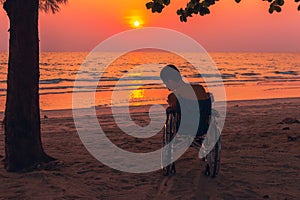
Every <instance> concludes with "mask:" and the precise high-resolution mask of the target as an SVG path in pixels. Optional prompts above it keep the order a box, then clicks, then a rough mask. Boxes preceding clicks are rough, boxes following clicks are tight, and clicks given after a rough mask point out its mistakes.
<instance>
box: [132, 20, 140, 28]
mask: <svg viewBox="0 0 300 200" xmlns="http://www.w3.org/2000/svg"><path fill="white" fill-rule="evenodd" d="M133 25H134V27H136V28H138V27H139V26H140V25H141V23H140V22H139V21H138V20H136V21H134V22H133Z"/></svg>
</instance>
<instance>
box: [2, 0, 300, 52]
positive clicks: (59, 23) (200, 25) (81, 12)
mask: <svg viewBox="0 0 300 200" xmlns="http://www.w3.org/2000/svg"><path fill="white" fill-rule="evenodd" d="M146 2H148V0H118V1H100V0H76V1H72V0H69V3H68V4H67V5H65V6H62V8H61V11H60V13H58V14H55V15H53V14H51V13H48V14H45V13H41V14H40V39H41V49H42V51H90V50H92V49H93V48H94V47H95V46H96V45H97V44H98V43H100V42H101V41H103V40H104V39H106V38H108V37H110V36H112V35H114V34H116V33H119V32H121V31H124V30H130V29H132V28H134V27H133V25H132V24H133V23H134V22H135V21H138V22H135V23H136V25H139V24H140V26H144V27H148V26H151V27H164V28H170V29H174V30H177V31H180V32H182V33H185V34H187V35H188V36H190V37H192V38H194V39H195V40H197V41H198V42H199V43H200V44H201V45H202V46H203V47H204V48H205V49H207V50H208V51H225V52H226V51H255V52H262V51H267V52H300V42H299V36H300V26H299V25H300V12H298V11H297V4H296V3H294V1H291V0H289V1H285V5H284V6H283V11H282V12H281V13H274V14H272V15H271V14H269V13H268V6H269V3H267V2H263V1H261V0H242V1H241V3H239V4H237V3H235V1H234V0H221V1H219V2H217V3H216V5H214V6H212V8H211V14H210V15H207V16H204V17H201V16H194V17H193V18H189V19H188V22H187V23H182V22H180V21H179V17H178V16H177V15H176V10H177V9H178V8H180V7H183V6H184V5H185V4H186V2H187V0H176V1H175V0H173V1H171V5H170V6H169V7H167V8H165V10H164V12H163V13H162V14H153V13H151V12H150V11H149V10H146V8H145V3H146ZM138 23H139V24H138ZM8 28H9V27H8V19H7V16H6V14H5V12H4V10H3V9H0V51H7V49H8V48H7V47H8V32H7V30H8ZM145 37H146V36H145Z"/></svg>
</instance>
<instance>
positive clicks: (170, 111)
mask: <svg viewBox="0 0 300 200" xmlns="http://www.w3.org/2000/svg"><path fill="white" fill-rule="evenodd" d="M166 113H167V114H169V113H173V109H172V107H171V106H169V107H167V109H166Z"/></svg>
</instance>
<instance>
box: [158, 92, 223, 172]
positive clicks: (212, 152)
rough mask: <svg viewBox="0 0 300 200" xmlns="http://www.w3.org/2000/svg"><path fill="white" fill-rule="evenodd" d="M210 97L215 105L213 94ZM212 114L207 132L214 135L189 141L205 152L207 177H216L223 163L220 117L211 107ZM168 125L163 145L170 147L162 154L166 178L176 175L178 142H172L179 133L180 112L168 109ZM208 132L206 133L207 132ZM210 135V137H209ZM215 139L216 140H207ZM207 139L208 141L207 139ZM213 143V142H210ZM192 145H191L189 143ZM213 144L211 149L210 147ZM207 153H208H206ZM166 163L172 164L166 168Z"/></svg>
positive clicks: (204, 135)
mask: <svg viewBox="0 0 300 200" xmlns="http://www.w3.org/2000/svg"><path fill="white" fill-rule="evenodd" d="M208 94H209V96H210V99H209V100H210V101H211V103H213V101H214V98H213V95H212V94H211V93H208ZM210 109H211V112H210V115H209V116H206V117H208V120H209V121H208V126H209V128H207V130H209V131H211V132H212V134H207V132H206V133H205V134H202V135H201V136H196V137H192V136H189V137H188V139H189V140H192V141H193V142H191V145H190V146H191V147H194V148H196V149H197V150H199V151H200V149H202V151H204V153H203V152H202V153H203V154H204V155H205V156H204V157H203V158H202V160H203V161H204V162H205V169H204V170H205V171H204V173H205V175H206V176H211V177H216V176H217V175H218V173H219V171H220V162H221V135H220V131H219V128H218V126H217V122H216V117H218V113H217V111H216V110H214V109H212V108H211V106H210ZM166 115H167V119H166V123H165V125H164V132H163V140H162V141H163V142H162V145H163V147H165V146H166V145H168V148H163V151H162V153H161V163H162V165H161V166H162V171H163V175H164V176H169V175H174V174H176V167H175V161H174V158H173V151H174V144H175V143H176V141H174V142H172V143H171V141H172V140H173V139H174V140H175V136H176V133H177V130H178V128H179V126H180V117H181V116H180V112H177V111H175V110H173V109H172V108H171V107H168V108H167V109H166ZM207 130H206V131H207ZM208 135H209V136H208ZM207 137H214V138H210V139H211V140H210V139H209V138H207ZM206 138H207V139H206ZM210 141H213V142H210ZM189 144H190V143H189ZM211 144H213V146H212V147H211V146H210V145H211ZM205 151H208V152H206V153H205ZM165 163H170V164H168V165H167V166H164V165H165Z"/></svg>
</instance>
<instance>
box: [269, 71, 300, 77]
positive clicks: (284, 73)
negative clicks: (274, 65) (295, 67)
mask: <svg viewBox="0 0 300 200" xmlns="http://www.w3.org/2000/svg"><path fill="white" fill-rule="evenodd" d="M274 73H275V74H283V75H295V76H296V75H298V73H297V72H295V71H275V72H274Z"/></svg>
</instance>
